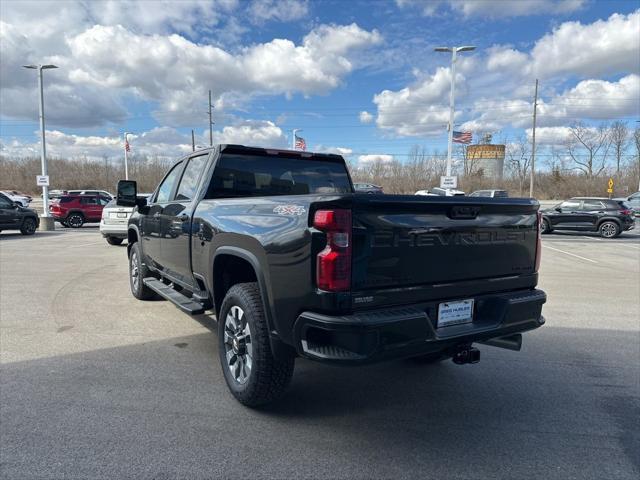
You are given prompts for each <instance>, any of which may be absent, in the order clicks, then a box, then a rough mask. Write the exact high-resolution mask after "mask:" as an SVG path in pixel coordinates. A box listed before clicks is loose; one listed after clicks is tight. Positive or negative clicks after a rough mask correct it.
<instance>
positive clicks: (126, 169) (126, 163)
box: [124, 132, 129, 180]
mask: <svg viewBox="0 0 640 480" xmlns="http://www.w3.org/2000/svg"><path fill="white" fill-rule="evenodd" d="M127 135H129V132H124V179H125V180H129V151H128V150H127V143H128V140H127Z"/></svg>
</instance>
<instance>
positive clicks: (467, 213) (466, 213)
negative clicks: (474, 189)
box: [449, 205, 480, 219]
mask: <svg viewBox="0 0 640 480" xmlns="http://www.w3.org/2000/svg"><path fill="white" fill-rule="evenodd" d="M479 213H480V207H474V206H471V205H454V206H453V207H451V209H450V210H449V218H455V219H470V218H476V217H477V216H478V214H479Z"/></svg>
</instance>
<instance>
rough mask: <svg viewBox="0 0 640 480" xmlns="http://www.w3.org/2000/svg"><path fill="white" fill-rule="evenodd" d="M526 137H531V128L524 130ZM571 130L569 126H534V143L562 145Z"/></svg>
mask: <svg viewBox="0 0 640 480" xmlns="http://www.w3.org/2000/svg"><path fill="white" fill-rule="evenodd" d="M525 133H526V134H527V137H528V138H529V139H531V137H532V136H533V129H531V128H527V129H526V130H525ZM570 134H571V131H570V130H569V127H539V128H536V144H538V145H563V144H564V143H566V141H567V139H568V138H569V135H570Z"/></svg>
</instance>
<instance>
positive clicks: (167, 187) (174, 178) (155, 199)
mask: <svg viewBox="0 0 640 480" xmlns="http://www.w3.org/2000/svg"><path fill="white" fill-rule="evenodd" d="M183 166H184V162H178V163H176V164H175V165H174V166H173V168H172V169H171V170H169V173H167V174H166V175H165V177H164V179H163V180H162V182H161V183H160V185H159V186H158V188H157V190H156V193H154V194H153V195H152V196H151V200H150V202H149V204H148V205H149V211H148V213H147V214H146V215H142V217H141V219H140V237H141V239H142V245H141V246H142V253H143V255H144V257H145V259H146V260H147V261H148V262H151V265H152V266H153V267H154V268H160V269H161V268H162V255H161V249H160V244H161V237H162V230H161V221H160V217H161V214H162V211H163V209H164V207H165V206H167V205H168V204H169V202H170V201H171V199H172V198H173V193H174V191H175V187H176V185H177V183H178V178H180V174H181V173H182V167H183Z"/></svg>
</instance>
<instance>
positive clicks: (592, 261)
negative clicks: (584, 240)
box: [543, 244, 598, 263]
mask: <svg viewBox="0 0 640 480" xmlns="http://www.w3.org/2000/svg"><path fill="white" fill-rule="evenodd" d="M543 245H544V244H543ZM545 246H546V247H547V248H550V249H551V250H555V251H556V252H560V253H564V254H566V255H571V256H572V257H576V258H579V259H581V260H586V261H587V262H591V263H598V262H596V261H595V260H591V259H590V258H587V257H581V256H580V255H576V254H575V253H571V252H565V251H564V250H560V249H559V248H553V247H550V246H549V245H545Z"/></svg>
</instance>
